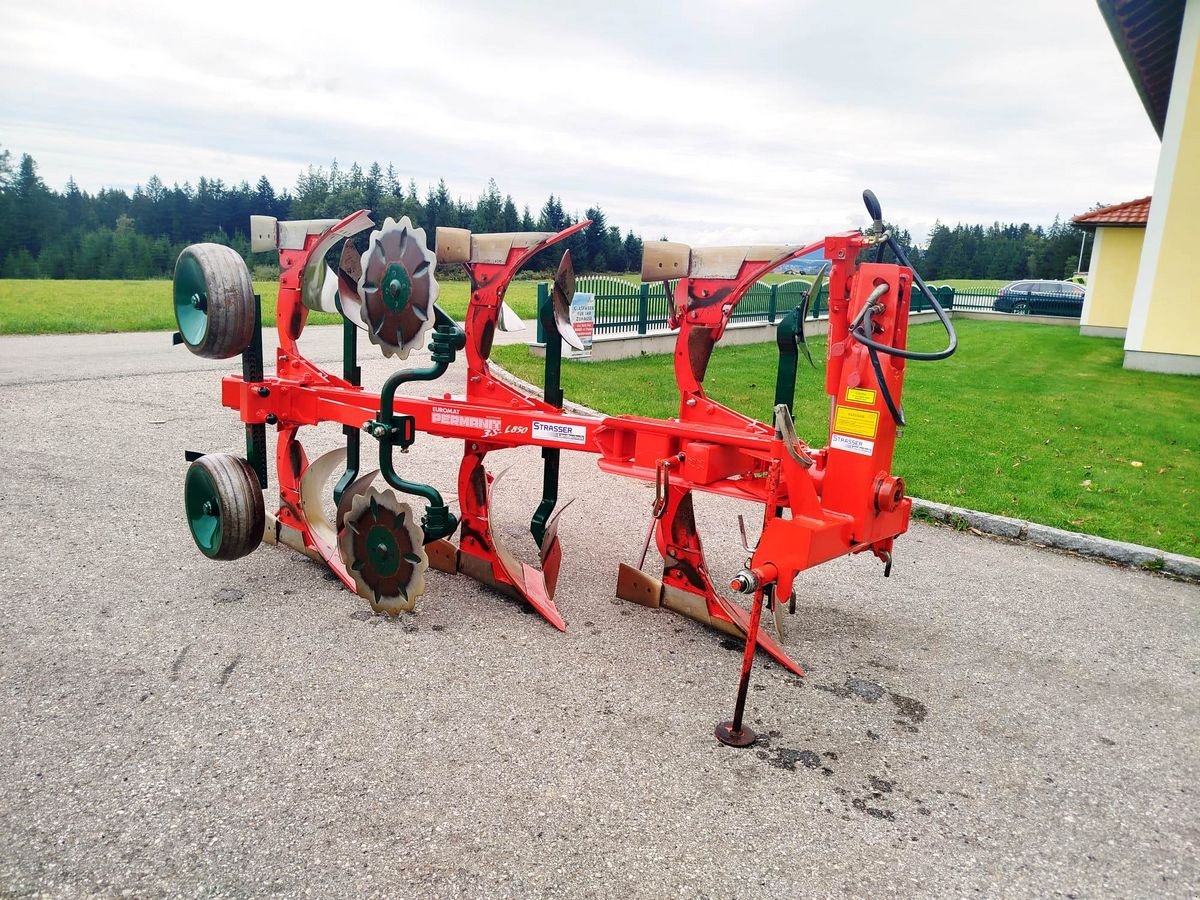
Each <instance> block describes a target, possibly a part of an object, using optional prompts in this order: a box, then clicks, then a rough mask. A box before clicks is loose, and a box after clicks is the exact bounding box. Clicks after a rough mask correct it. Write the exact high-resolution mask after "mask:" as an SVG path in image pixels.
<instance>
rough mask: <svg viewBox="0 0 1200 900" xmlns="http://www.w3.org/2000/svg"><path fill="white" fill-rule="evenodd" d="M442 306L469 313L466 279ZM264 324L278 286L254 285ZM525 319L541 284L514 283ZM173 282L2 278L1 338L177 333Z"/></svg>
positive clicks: (327, 318)
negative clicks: (120, 333)
mask: <svg viewBox="0 0 1200 900" xmlns="http://www.w3.org/2000/svg"><path fill="white" fill-rule="evenodd" d="M440 287H441V294H440V296H439V298H438V303H439V304H441V306H442V308H443V309H445V310H446V312H448V313H449V314H450V315H452V316H454V317H455V318H456V319H460V320H461V319H462V317H463V315H464V314H465V313H466V311H467V299H468V294H469V290H468V285H467V282H465V281H442V282H440ZM254 289H255V291H257V292H258V293H259V294H260V295H261V296H262V298H263V321H264V322H267V323H273V322H274V321H275V298H276V296H277V294H278V284H276V283H275V282H267V281H256V282H255V283H254ZM505 299H506V300H507V301H508V304H509V306H511V307H512V308H513V309H514V310H515V311H516V313H517V315H519V316H520V317H521V318H523V319H529V320H532V319H534V318H535V317H536V310H537V284H536V283H535V282H532V281H516V282H513V284H512V286H511V287H509V289H508V293H507V295H506V297H505ZM340 321H341V317H339V316H333V315H327V314H323V313H314V314H313V315H311V316H310V317H309V322H310V323H312V324H337V323H338V322H340ZM174 329H175V314H174V312H173V309H172V303H171V282H169V281H166V280H158V281H44V280H18V279H0V334H68V333H78V332H83V333H98V332H109V331H173V330H174Z"/></svg>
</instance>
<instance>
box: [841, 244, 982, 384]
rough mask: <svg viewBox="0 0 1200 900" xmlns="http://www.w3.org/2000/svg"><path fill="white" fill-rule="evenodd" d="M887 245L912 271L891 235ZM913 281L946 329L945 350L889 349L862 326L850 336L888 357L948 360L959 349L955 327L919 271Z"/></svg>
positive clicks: (906, 258)
mask: <svg viewBox="0 0 1200 900" xmlns="http://www.w3.org/2000/svg"><path fill="white" fill-rule="evenodd" d="M887 245H888V246H889V247H891V248H892V252H893V253H894V254H896V259H897V261H899V262H900V264H901V265H903V266H907V267H908V268H910V269H912V268H913V266H912V263H910V262H909V261H908V255H907V254H906V253H905V252H904V250H903V249H902V248H901V247H900V244H899V243H897V241H896V239H895V238H894V237H892V236H891V235H890V234H889V235H888V236H887ZM913 281H914V282H915V283H916V286H917V287H919V288H920V289H921V293H922V294H924V295H925V299H926V300H928V301H929V303H930V304H931V305H932V306H933V311H934V312H935V313H937V317H938V319H939V320H940V321H941V323H942V327H943V328H945V329H946V335H947V337H949V339H950V343H949V344H947V346H946V348H945V349H944V350H938V351H937V352H936V353H923V352H921V351H919V350H906V349H901V348H900V347H889V346H888V345H887V344H881V343H879V342H878V341H876V340H873V339H872V338H871V336H870V335H869V334H868V333H867V332H866V330H865V329H864V328H862V327H861V326H859V327H857V328H854V329H852V330H851V332H850V334H852V335H853V336H854V339H855V340H856V341H858V342H859V343H860V344H862V345H863V346H864V347H867V348H870V349H874V350H877V351H879V352H880V353H886V354H887V355H888V356H899V357H900V358H901V359H916V360H923V361H931V360H937V359H946V358H947V357H949V356H952V355H954V351H955V350H957V349H958V335H957V334H956V333H955V331H954V326H953V325H951V324H950V317H949V316H947V315H946V311H945V310H944V309H942V304H940V303H938V301H937V297H935V296H934V295H933V291H931V290H929V286H928V285H926V284H925V280H924V279H923V278H922V277H921V276H920V275H918V274H917V270H916V269H913Z"/></svg>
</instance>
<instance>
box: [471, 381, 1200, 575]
mask: <svg viewBox="0 0 1200 900" xmlns="http://www.w3.org/2000/svg"><path fill="white" fill-rule="evenodd" d="M491 367H492V372H493V373H494V374H495V375H496V377H497V378H499V379H500V380H501V381H506V382H508V383H509V384H510V385H512V386H513V387H515V388H517V389H518V390H521V391H524V392H525V393H527V394H532V395H533V396H535V397H536V396H538V395H540V394H541V392H542V389H541V388H539V387H537V386H536V385H532V384H530V383H529V382H528V381H524V380H523V379H521V378H518V377H517V376H516V375H513V374H512V373H511V372H509V371H507V370H505V369H503V368H501V367H500V366H498V365H496V363H494V362H493V363H491ZM563 409H564V410H566V411H567V412H569V413H573V414H575V415H580V416H602V415H604V413H601V412H597V411H596V410H594V409H592V408H590V407H587V406H583V405H582V404H579V403H572V402H571V401H569V400H568V401H566V402H565V403H564V404H563ZM910 499H911V500H912V503H913V512H914V513H915V514H916V516H917V517H918V518H923V519H927V520H933V521H935V522H939V523H941V524H943V525H950V526H952V527H954V528H973V529H974V530H976V531H979V532H983V533H984V534H991V535H995V536H996V537H1002V538H1007V539H1009V540H1012V541H1018V542H1021V543H1026V544H1033V545H1034V546H1037V547H1049V548H1050V549H1052V550H1064V551H1066V552H1068V553H1075V554H1078V555H1080V556H1087V557H1091V558H1094V559H1102V560H1105V561H1107V562H1112V563H1116V564H1118V565H1121V566H1128V567H1130V568H1136V569H1142V570H1144V571H1147V572H1159V573H1163V574H1166V575H1173V576H1174V577H1176V578H1186V579H1188V580H1189V581H1200V559H1197V558H1196V557H1193V556H1184V555H1183V554H1182V553H1167V552H1166V551H1165V550H1155V549H1154V548H1153V547H1143V546H1142V545H1141V544H1128V543H1126V542H1125V541H1114V540H1110V539H1109V538H1102V537H1097V536H1096V535H1092V534H1079V533H1078V532H1074V531H1064V530H1063V529H1061V528H1051V527H1050V526H1049V525H1039V524H1037V523H1036V522H1026V521H1025V520H1024V519H1011V518H1009V517H1008V516H997V515H993V514H992V513H985V512H977V511H975V510H973V509H963V508H962V507H958V506H949V505H947V504H945V503H935V502H934V501H932V500H922V499H920V498H919V497H912V498H910Z"/></svg>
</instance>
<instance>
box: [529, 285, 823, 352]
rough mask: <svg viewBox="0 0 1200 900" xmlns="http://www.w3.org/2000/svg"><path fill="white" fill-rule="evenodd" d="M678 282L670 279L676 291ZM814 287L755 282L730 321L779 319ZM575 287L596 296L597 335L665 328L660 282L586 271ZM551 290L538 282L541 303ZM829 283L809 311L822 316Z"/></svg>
mask: <svg viewBox="0 0 1200 900" xmlns="http://www.w3.org/2000/svg"><path fill="white" fill-rule="evenodd" d="M675 285H676V282H674V281H672V282H670V286H671V290H672V292H674V290H675ZM811 287H812V282H810V281H802V280H799V279H796V280H794V281H784V282H780V283H779V284H766V283H764V282H761V281H760V282H757V283H756V284H754V285H753V286H752V287H751V288H750V290H748V291H747V292H746V294H745V296H744V297H743V298H742V300H741V302H740V303H738V305H737V309H735V310H734V311H733V315H732V316H731V317H730V321H731V322H768V323H773V322H777V321H778V320H779V318H780V317H781V316H783V315H784V314H785V313H787V312H788V311H790V310H791V309H792V308H793V307H795V306H798V305H799V304H800V301H801V299H802V295H803V294H804V293H805V292H806V291H808V290H809V289H810V288H811ZM575 290H576V292H577V293H581V294H595V295H596V309H595V319H594V324H593V328H594V331H595V333H596V334H614V333H619V332H626V333H629V332H632V333H635V334H646V333H647V332H649V331H662V330H665V329H666V327H667V312H668V309H667V305H668V304H667V294H666V292H665V291H664V290H663V285H662V282H652V283H640V284H639V283H637V282H634V281H627V280H625V279H624V278H613V277H612V276H610V275H585V276H583V277H581V278H577V279H576V280H575ZM549 295H550V285H549V284H548V283H546V282H539V283H538V308H539V309H540V308H541V305H542V303H544V302H545V301H546V299H547V298H548V297H549ZM828 295H829V294H828V285H822V287H821V295H820V296H819V297H818V298H817V299H816V301H815V302H814V303H813V304H812V308H811V310H810V312H809V315H810V316H812V318H814V319H816V318H819V317H820V315H821V309H823V308H825V306H826V300H827V298H828ZM537 339H538V342H539V343H544V342H545V336H544V335H543V333H542V327H541V323H540V322H539V323H538V334H537Z"/></svg>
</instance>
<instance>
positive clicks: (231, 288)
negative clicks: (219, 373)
mask: <svg viewBox="0 0 1200 900" xmlns="http://www.w3.org/2000/svg"><path fill="white" fill-rule="evenodd" d="M197 302H199V304H200V305H199V306H197ZM174 304H175V322H176V324H178V326H179V333H180V335H182V337H183V342H184V344H186V345H187V348H188V349H189V350H191V351H192V352H193V353H195V354H196V355H197V356H203V357H206V358H207V359H228V358H229V357H231V356H237V355H238V354H239V353H241V352H242V351H243V350H245V349H246V348H247V347H248V346H250V341H251V340H252V339H253V337H254V316H255V310H254V285H253V284H252V283H251V281H250V272H249V270H248V269H247V268H246V263H245V262H244V261H243V260H242V258H241V256H239V255H238V254H237V252H236V251H234V250H233V249H232V248H230V247H225V246H223V245H221V244H192V245H191V246H190V247H185V248H184V250H183V252H182V253H180V254H179V259H177V260H176V261H175V277H174Z"/></svg>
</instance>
